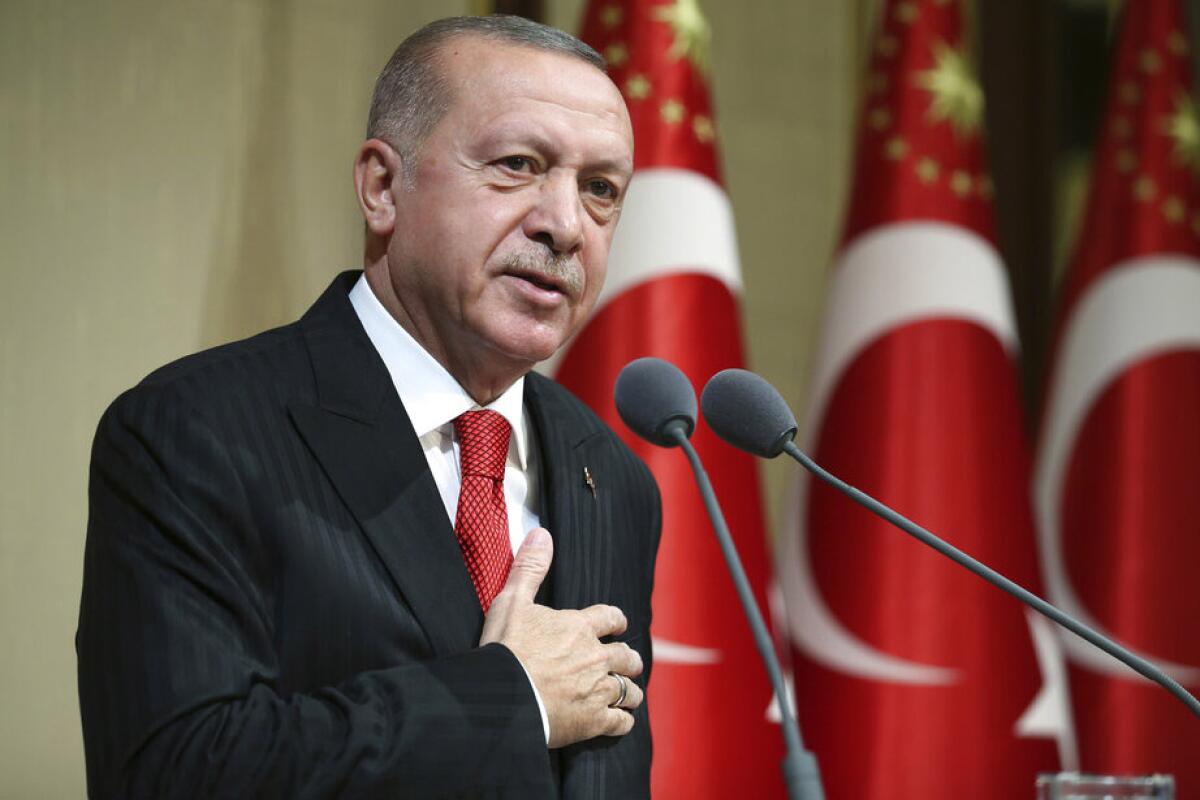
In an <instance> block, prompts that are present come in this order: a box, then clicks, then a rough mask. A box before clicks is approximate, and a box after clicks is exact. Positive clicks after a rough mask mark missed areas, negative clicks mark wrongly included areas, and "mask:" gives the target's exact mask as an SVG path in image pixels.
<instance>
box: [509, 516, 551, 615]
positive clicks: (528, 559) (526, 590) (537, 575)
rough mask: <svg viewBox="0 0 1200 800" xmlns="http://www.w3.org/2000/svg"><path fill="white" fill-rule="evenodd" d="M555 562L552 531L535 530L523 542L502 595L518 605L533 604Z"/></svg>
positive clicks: (514, 559) (514, 557)
mask: <svg viewBox="0 0 1200 800" xmlns="http://www.w3.org/2000/svg"><path fill="white" fill-rule="evenodd" d="M553 560H554V541H553V540H552V539H551V537H550V531H548V530H546V529H545V528H534V529H533V530H531V531H530V532H529V533H528V534H527V535H526V536H525V541H523V542H521V546H520V547H519V548H518V549H517V554H516V555H515V556H513V563H512V568H511V569H510V570H509V572H508V580H507V581H505V583H504V588H503V589H502V590H501V594H504V595H507V596H508V597H509V598H510V599H511V600H513V601H516V602H518V603H532V602H533V598H534V597H536V596H537V592H538V588H539V587H541V585H542V581H544V580H545V579H546V573H548V572H549V571H550V562H551V561H553Z"/></svg>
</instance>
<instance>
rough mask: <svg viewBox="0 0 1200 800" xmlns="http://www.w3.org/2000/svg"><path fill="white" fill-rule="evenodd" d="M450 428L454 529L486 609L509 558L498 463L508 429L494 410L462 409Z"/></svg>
mask: <svg viewBox="0 0 1200 800" xmlns="http://www.w3.org/2000/svg"><path fill="white" fill-rule="evenodd" d="M454 430H455V432H456V433H457V434H458V448H459V450H458V460H459V464H460V466H461V468H462V470H461V472H462V488H461V490H460V491H459V494H458V513H457V515H456V517H455V520H454V533H455V534H457V536H458V546H459V547H460V548H462V553H463V559H464V560H465V561H466V562H467V572H469V573H470V574H471V582H472V583H474V584H475V592H476V594H478V595H479V605H481V606H483V610H484V612H485V613H486V612H487V610H488V607H489V606H491V604H492V599H493V598H494V597H495V596H496V595H497V594H499V593H500V590H501V589H502V588H504V582H505V580H507V579H508V570H509V567H511V566H512V560H513V556H512V545H511V544H510V543H509V538H508V512H507V511H505V507H504V462H505V461H506V460H507V459H508V437H509V433H510V432H511V431H512V429H511V428H510V427H509V425H508V420H506V419H505V418H504V417H502V416H501V415H499V414H497V413H496V412H495V411H468V412H466V413H465V414H463V415H462V416H460V417H457V418H456V419H455V420H454Z"/></svg>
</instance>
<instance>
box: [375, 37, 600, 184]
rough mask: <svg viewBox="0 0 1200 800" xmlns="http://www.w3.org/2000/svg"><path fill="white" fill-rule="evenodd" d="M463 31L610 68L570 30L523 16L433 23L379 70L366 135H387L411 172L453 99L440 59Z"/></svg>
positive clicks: (404, 45)
mask: <svg viewBox="0 0 1200 800" xmlns="http://www.w3.org/2000/svg"><path fill="white" fill-rule="evenodd" d="M459 36H476V37H481V38H484V39H491V40H493V41H497V42H500V43H503V44H513V45H517V46H521V47H532V48H534V49H537V50H545V51H549V52H552V53H560V54H562V55H566V56H570V57H573V58H578V59H579V60H581V61H584V62H586V63H588V64H590V65H592V66H593V67H595V68H596V69H598V70H600V71H601V72H604V71H606V68H607V65H606V64H605V62H604V58H603V57H602V56H601V55H600V54H599V53H597V52H596V51H595V50H593V49H592V48H591V47H589V46H588V45H586V44H584V43H583V42H581V41H580V40H579V39H576V38H575V37H574V36H572V35H571V34H569V33H564V32H563V31H560V30H558V29H557V28H551V27H550V26H549V25H542V24H541V23H539V22H533V21H532V20H528V19H525V18H524V17H516V16H510V15H507V14H493V15H491V16H486V17H448V18H446V19H439V20H436V21H434V22H431V23H429V24H428V25H426V26H425V27H423V28H421V29H420V30H418V31H417V32H416V33H414V34H413V35H411V36H409V37H408V38H407V39H405V40H404V41H403V42H401V43H400V46H399V47H397V48H396V52H394V53H392V57H391V58H390V59H389V60H388V63H387V66H385V67H384V68H383V72H381V73H379V79H378V80H376V81H375V92H374V94H373V95H372V97H371V113H370V116H369V117H368V119H367V138H368V139H370V138H378V139H382V140H384V141H385V142H387V143H388V144H390V145H392V146H393V147H395V148H396V149H397V150H398V151H399V152H400V157H401V158H402V159H403V161H404V171H405V172H406V173H408V174H409V175H411V173H409V172H408V169H409V166H410V165H411V162H412V160H413V159H414V158H415V157H416V154H417V152H418V150H419V149H420V147H421V143H422V142H424V140H425V137H426V136H428V135H429V132H430V131H432V130H433V128H434V126H436V125H437V124H438V122H439V121H440V120H441V119H442V117H443V116H445V114H446V112H447V111H449V110H450V105H451V103H452V102H453V101H454V97H453V93H452V91H451V87H450V85H449V82H448V81H447V80H446V76H445V72H444V70H443V69H442V68H441V65H440V64H438V63H437V62H438V55H439V52H440V49H441V47H442V45H443V44H445V43H446V42H447V41H449V40H450V39H453V38H456V37H459Z"/></svg>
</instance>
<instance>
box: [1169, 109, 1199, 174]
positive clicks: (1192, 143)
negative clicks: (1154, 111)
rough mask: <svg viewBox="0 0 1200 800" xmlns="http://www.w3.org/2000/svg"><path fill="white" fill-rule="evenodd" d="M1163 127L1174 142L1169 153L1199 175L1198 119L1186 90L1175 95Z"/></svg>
mask: <svg viewBox="0 0 1200 800" xmlns="http://www.w3.org/2000/svg"><path fill="white" fill-rule="evenodd" d="M1163 127H1164V129H1165V133H1166V134H1167V136H1169V137H1170V138H1171V141H1172V143H1173V144H1174V147H1173V149H1172V151H1171V155H1172V156H1173V157H1174V158H1175V160H1176V161H1177V162H1178V163H1180V164H1185V165H1186V166H1187V167H1188V168H1189V169H1191V170H1192V172H1193V173H1195V174H1197V175H1200V120H1198V119H1197V118H1196V104H1195V103H1194V102H1193V101H1192V98H1191V96H1190V95H1188V94H1187V93H1186V92H1179V93H1178V94H1176V95H1175V110H1174V112H1173V113H1172V114H1171V115H1170V116H1169V117H1167V118H1166V120H1165V124H1164V126H1163Z"/></svg>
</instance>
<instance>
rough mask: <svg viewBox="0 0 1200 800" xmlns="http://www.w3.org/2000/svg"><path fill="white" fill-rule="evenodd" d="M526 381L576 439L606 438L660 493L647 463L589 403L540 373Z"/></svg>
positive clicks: (531, 374)
mask: <svg viewBox="0 0 1200 800" xmlns="http://www.w3.org/2000/svg"><path fill="white" fill-rule="evenodd" d="M526 380H527V381H529V382H531V383H532V384H533V386H532V387H531V388H533V389H534V391H536V392H538V393H539V395H541V397H542V398H544V401H547V402H549V403H550V404H552V405H553V408H554V412H555V413H556V414H557V415H558V416H559V418H560V419H559V421H560V422H561V423H563V424H564V425H565V426H567V427H569V428H571V429H572V430H574V431H577V434H576V435H577V438H578V439H580V440H583V439H587V438H590V437H602V438H603V439H605V440H607V441H608V442H609V444H610V445H611V446H612V448H613V450H614V451H615V452H616V453H618V454H619V456H620V458H621V459H623V460H624V461H626V462H628V463H629V464H630V465H631V466H633V467H634V469H635V471H636V473H637V474H638V475H639V477H640V478H641V479H642V480H643V481H645V482H647V483H649V484H651V485H653V486H654V488H655V491H656V492H657V484H656V483H655V481H654V477H653V475H652V473H651V472H650V468H649V467H647V466H646V463H645V462H644V461H642V459H641V458H640V457H638V455H637V454H636V453H634V452H633V450H631V449H630V448H629V447H628V446H627V445H626V444H625V442H624V441H622V440H621V437H620V436H618V435H617V433H616V431H614V430H613V429H612V428H611V427H610V426H609V425H608V424H607V423H606V422H605V421H604V420H603V419H601V418H600V417H599V415H597V414H596V412H594V411H593V410H592V409H591V408H590V407H589V406H588V405H587V403H585V402H583V401H582V400H580V399H579V398H578V397H576V396H575V395H574V394H573V393H572V392H571V391H570V390H569V389H567V388H566V387H564V386H563V385H562V384H560V383H558V382H557V381H554V380H552V379H551V378H547V377H546V376H545V375H542V374H540V373H536V372H531V373H529V375H528V376H527V377H526Z"/></svg>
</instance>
